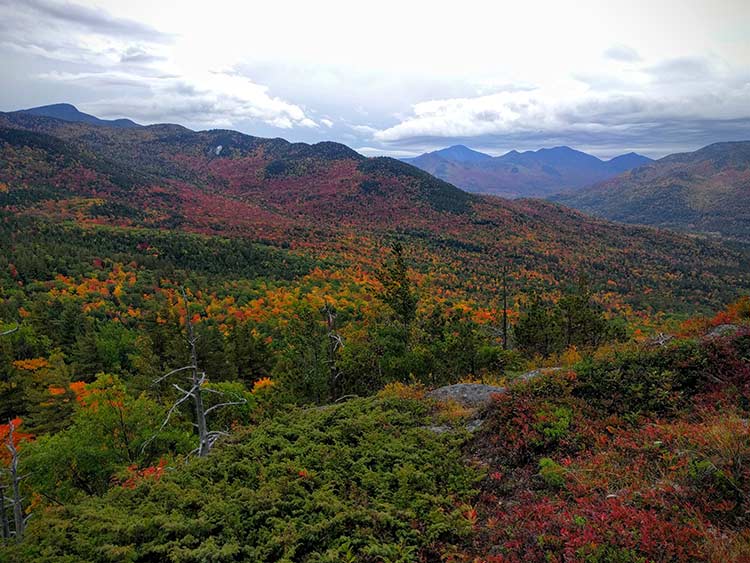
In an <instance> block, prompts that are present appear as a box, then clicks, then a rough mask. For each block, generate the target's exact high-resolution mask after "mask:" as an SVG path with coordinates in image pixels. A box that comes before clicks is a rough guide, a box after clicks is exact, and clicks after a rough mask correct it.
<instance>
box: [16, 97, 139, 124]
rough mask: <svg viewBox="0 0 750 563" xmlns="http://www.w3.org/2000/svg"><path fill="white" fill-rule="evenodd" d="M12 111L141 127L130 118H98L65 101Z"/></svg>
mask: <svg viewBox="0 0 750 563" xmlns="http://www.w3.org/2000/svg"><path fill="white" fill-rule="evenodd" d="M12 113H16V114H18V113H23V114H28V115H36V116H41V117H52V118H55V119H62V120H63V121H72V122H75V123H88V124H90V125H102V126H106V127H118V128H122V129H128V128H133V127H141V126H140V125H138V124H137V123H135V122H134V121H132V120H130V119H124V118H123V119H111V120H110V119H99V118H98V117H96V116H94V115H91V114H88V113H84V112H82V111H80V110H79V109H78V108H77V107H75V106H74V105H73V104H69V103H66V102H63V103H58V104H50V105H46V106H38V107H34V108H29V109H21V110H18V111H15V112H12Z"/></svg>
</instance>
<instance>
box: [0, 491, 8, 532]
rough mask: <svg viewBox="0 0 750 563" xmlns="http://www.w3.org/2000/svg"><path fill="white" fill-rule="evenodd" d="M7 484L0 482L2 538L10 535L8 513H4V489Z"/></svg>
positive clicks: (0, 526)
mask: <svg viewBox="0 0 750 563" xmlns="http://www.w3.org/2000/svg"><path fill="white" fill-rule="evenodd" d="M6 487H7V485H3V484H0V528H2V534H3V540H7V539H8V538H9V537H10V525H9V523H8V515H7V514H6V513H5V503H6V502H7V501H6V500H5V489H6Z"/></svg>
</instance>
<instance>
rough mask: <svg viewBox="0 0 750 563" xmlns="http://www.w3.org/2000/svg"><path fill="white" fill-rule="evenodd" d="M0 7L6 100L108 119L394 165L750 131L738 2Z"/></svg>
mask: <svg viewBox="0 0 750 563" xmlns="http://www.w3.org/2000/svg"><path fill="white" fill-rule="evenodd" d="M0 11H2V13H3V16H4V17H3V18H2V23H0V53H1V54H0V72H2V74H3V76H4V78H5V88H4V89H3V91H2V92H0V110H2V111H13V110H17V109H19V108H30V107H35V106H41V105H47V104H53V103H60V101H61V100H64V101H66V102H69V103H72V104H73V105H75V106H76V107H77V108H79V109H80V110H81V111H83V112H86V113H90V114H92V115H96V116H97V117H100V118H102V119H114V118H119V117H127V118H129V119H133V120H134V121H136V122H138V123H144V124H150V123H160V122H166V123H179V124H181V125H184V126H186V127H188V128H190V129H194V130H204V129H211V128H228V129H235V130H238V131H241V132H243V133H247V134H251V135H255V136H261V137H283V138H286V139H289V140H291V141H301V142H318V141H323V140H332V141H336V142H340V143H343V144H346V145H347V146H350V147H352V148H353V149H354V150H357V151H358V152H360V153H362V154H365V155H367V156H375V155H381V154H382V155H388V156H394V157H397V158H405V157H413V156H418V155H420V154H422V153H425V152H430V151H433V150H439V149H441V148H444V147H448V146H452V145H456V144H464V145H467V146H470V147H472V148H473V149H475V150H477V151H480V152H485V153H487V154H492V155H500V154H504V153H506V152H508V151H510V150H519V151H525V150H535V149H537V148H539V147H549V146H560V145H564V146H572V147H575V148H576V149H578V150H581V151H583V152H587V153H589V154H593V155H595V156H597V157H599V158H603V159H609V158H612V157H614V156H617V155H619V154H625V153H628V152H636V153H638V154H643V155H645V156H648V157H651V158H659V157H662V156H665V155H667V154H672V153H675V152H686V151H691V150H696V149H698V148H700V147H702V146H705V145H708V144H711V143H713V142H719V141H732V140H741V139H743V138H746V137H747V133H746V132H747V131H748V130H749V129H750V72H748V69H747V61H748V60H750V32H748V31H747V29H748V28H747V25H746V23H747V22H748V21H750V5H748V4H747V3H745V2H741V1H734V0H733V1H731V2H722V3H721V6H716V5H715V4H714V3H710V2H705V1H696V2H693V3H691V4H689V5H687V6H685V5H684V3H681V2H677V1H675V0H670V1H667V2H661V3H659V5H657V6H654V5H651V4H649V3H647V2H640V3H636V4H633V3H632V2H619V3H616V4H611V5H608V6H607V7H606V9H605V8H604V7H602V6H600V5H598V4H597V3H596V2H588V3H584V4H580V3H576V4H575V5H574V4H571V3H545V2H536V3H533V4H532V5H524V6H515V5H510V4H501V5H496V6H492V7H486V6H483V5H482V4H481V3H475V4H472V3H468V4H466V5H465V6H463V7H462V9H461V10H451V9H448V8H446V7H445V6H443V5H434V4H430V5H427V4H422V3H414V4H410V5H408V6H402V5H397V4H395V3H385V4H382V5H379V6H378V10H372V11H371V12H369V13H368V14H367V22H368V26H367V28H366V29H364V28H363V21H364V20H363V18H362V16H361V14H360V12H359V11H358V10H354V9H351V7H348V6H347V5H346V4H345V3H340V2H329V3H326V4H324V5H323V6H322V7H321V6H319V5H316V6H309V5H306V4H303V3H295V2H288V3H284V4H283V5H275V6H253V7H247V6H231V7H230V6H229V5H224V6H223V7H222V6H219V7H218V8H217V7H214V8H212V9H207V8H201V7H199V6H195V5H183V4H178V3H175V2H170V3H160V5H159V7H158V8H157V9H154V7H153V6H152V5H151V3H148V2H145V0H134V1H133V2H128V3H127V4H125V3H122V2H117V1H114V0H96V1H90V2H66V1H60V0H29V1H25V2H20V1H18V0H0ZM644 13H646V14H648V17H647V18H644V17H643V16H642V14H644ZM540 14H541V16H540ZM478 15H481V17H477V16H478ZM507 21H513V22H521V24H520V25H515V24H514V25H506V24H505V23H504V22H507ZM386 29H388V30H389V32H388V33H387V34H386V35H384V34H383V33H381V31H380V30H386ZM498 53H500V55H498ZM507 53H512V56H507V55H506V54H507Z"/></svg>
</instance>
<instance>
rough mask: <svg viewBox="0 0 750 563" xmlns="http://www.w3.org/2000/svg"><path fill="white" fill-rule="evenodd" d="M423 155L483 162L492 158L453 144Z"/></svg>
mask: <svg viewBox="0 0 750 563" xmlns="http://www.w3.org/2000/svg"><path fill="white" fill-rule="evenodd" d="M423 156H434V157H437V158H444V159H445V160H449V161H451V162H462V163H474V162H485V161H487V160H489V159H491V158H492V157H491V156H490V155H488V154H484V153H483V152H478V151H475V150H472V149H470V148H469V147H467V146H465V145H453V146H452V147H448V148H445V149H441V150H439V151H434V152H430V153H427V154H425V155H423ZM412 160H413V159H412Z"/></svg>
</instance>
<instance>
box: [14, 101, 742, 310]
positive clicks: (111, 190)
mask: <svg viewBox="0 0 750 563" xmlns="http://www.w3.org/2000/svg"><path fill="white" fill-rule="evenodd" d="M0 128H2V130H0V139H1V140H2V142H1V144H0V162H1V163H2V166H0V183H2V185H3V186H4V187H3V191H2V192H1V193H0V205H2V207H3V208H4V209H5V210H6V211H7V212H10V213H11V214H12V215H13V216H31V217H34V218H37V219H43V220H49V219H53V220H55V221H58V220H75V221H77V222H78V223H79V224H83V225H98V224H109V225H115V226H119V227H124V228H132V227H148V228H169V229H176V228H179V229H181V230H184V231H190V232H195V233H202V234H207V235H222V236H229V237H242V238H247V239H251V240H256V241H262V242H266V243H271V244H275V245H279V246H284V247H288V248H292V249H296V250H298V251H299V252H304V253H306V254H310V255H313V256H316V257H324V258H325V259H326V260H335V261H336V262H337V263H339V264H357V265H359V266H362V267H365V268H367V269H371V268H373V267H374V265H375V264H379V263H380V262H381V261H382V255H381V253H382V247H383V245H385V244H387V243H388V241H392V240H394V239H399V240H401V241H403V242H405V243H407V244H408V245H410V246H411V247H412V249H413V250H412V252H411V254H412V255H413V256H414V258H415V261H416V262H417V267H418V268H422V269H423V271H424V273H425V275H426V274H427V273H428V272H429V280H430V281H429V283H430V284H431V285H434V286H436V287H441V288H442V289H443V290H445V291H457V292H459V294H462V293H464V292H466V291H467V290H468V291H474V292H483V291H487V290H490V291H493V289H492V288H494V287H495V285H496V279H497V271H498V268H499V267H500V264H501V263H503V262H505V263H507V262H511V267H512V271H513V276H514V278H515V282H514V283H515V284H516V287H517V288H519V291H521V292H524V293H525V292H530V291H532V290H534V288H537V287H547V288H555V287H558V286H559V285H560V284H568V283H571V282H572V281H574V280H575V279H576V278H577V277H578V276H579V275H580V274H581V273H583V272H585V273H587V274H588V276H589V277H590V279H591V282H592V284H594V287H595V288H596V289H599V290H606V293H607V294H608V295H609V296H610V298H611V299H612V300H614V301H626V302H629V303H633V304H637V305H638V306H639V307H641V306H652V307H656V308H658V309H664V308H666V307H671V306H673V305H676V306H678V307H679V306H680V305H679V303H683V305H682V306H683V307H688V308H694V307H696V306H700V305H701V304H708V303H716V302H721V301H726V300H729V299H731V298H733V297H734V296H735V295H736V292H737V291H738V290H739V289H740V288H742V287H746V286H747V284H748V281H747V266H746V261H745V260H744V257H743V256H741V255H739V254H737V253H735V252H733V251H730V250H727V249H726V248H723V247H721V246H719V245H716V244H711V243H706V242H703V241H700V240H696V239H691V238H687V237H683V236H679V235H675V234H671V233H663V232H657V231H654V230H650V229H645V228H636V227H624V226H616V225H612V224H610V223H607V222H604V221H600V220H596V219H591V218H589V217H586V216H584V215H582V214H579V213H577V212H573V211H571V210H569V209H566V208H563V207H561V206H558V205H556V204H550V203H545V202H541V201H533V200H517V201H507V200H502V199H498V198H494V197H489V196H477V195H472V194H468V193H466V192H463V191H461V190H459V189H457V188H456V187H454V186H452V185H451V184H448V183H446V182H444V181H442V180H439V179H437V178H434V177H433V176H430V175H429V174H427V173H425V172H423V171H420V170H419V169H417V168H414V167H412V166H410V165H408V164H405V163H403V162H400V161H397V160H394V159H390V158H372V159H367V158H365V157H363V156H361V155H359V154H358V153H356V152H354V151H352V150H351V149H349V148H348V147H346V146H344V145H340V144H336V143H318V144H315V145H307V144H302V143H289V142H287V141H285V140H283V139H261V138H257V137H251V136H248V135H243V134H241V133H237V132H234V131H225V130H213V131H202V132H194V131H190V130H188V129H185V128H184V127H180V126H176V125H153V126H148V127H140V128H131V129H116V128H105V127H96V126H91V125H88V124H83V123H72V122H64V121H59V120H55V119H49V118H45V117H38V116H33V115H28V114H0ZM521 156H522V155H521ZM677 296H678V298H677V299H675V297H677ZM685 303H687V305H685Z"/></svg>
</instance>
